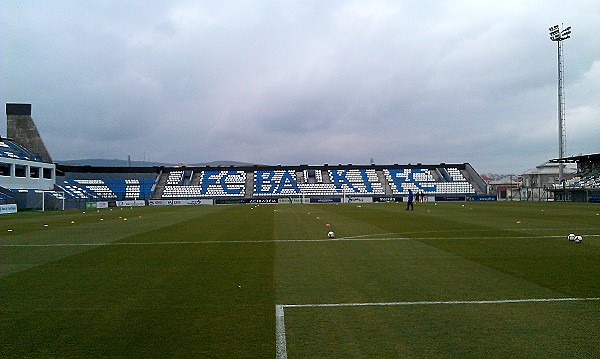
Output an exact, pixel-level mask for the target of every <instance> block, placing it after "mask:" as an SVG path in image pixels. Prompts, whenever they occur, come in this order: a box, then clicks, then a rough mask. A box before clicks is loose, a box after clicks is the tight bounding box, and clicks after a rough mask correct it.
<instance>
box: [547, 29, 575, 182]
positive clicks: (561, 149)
mask: <svg viewBox="0 0 600 359" xmlns="http://www.w3.org/2000/svg"><path fill="white" fill-rule="evenodd" d="M548 30H550V40H552V41H556V43H557V44H558V158H559V159H561V158H564V157H565V139H566V135H565V96H564V78H563V77H564V72H565V68H564V65H563V61H562V51H563V50H562V42H563V40H566V39H568V38H570V37H571V26H569V27H567V28H566V29H563V30H560V28H559V27H558V25H554V26H552V27H551V28H549V29H548ZM564 166H565V165H564V163H562V162H559V163H558V181H559V182H560V183H562V182H563V180H564Z"/></svg>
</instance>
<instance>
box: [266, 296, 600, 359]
mask: <svg viewBox="0 0 600 359" xmlns="http://www.w3.org/2000/svg"><path fill="white" fill-rule="evenodd" d="M598 300H600V297H590V298H531V299H500V300H450V301H437V300H436V301H414V302H381V303H378V302H366V303H313V304H277V305H276V306H275V316H276V325H275V335H276V343H275V349H276V359H287V344H286V339H285V321H284V309H285V308H318V307H375V306H407V305H466V304H507V303H540V302H576V301H598Z"/></svg>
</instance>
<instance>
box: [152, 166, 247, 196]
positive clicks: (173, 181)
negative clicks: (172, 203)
mask: <svg viewBox="0 0 600 359" xmlns="http://www.w3.org/2000/svg"><path fill="white" fill-rule="evenodd" d="M173 172H177V173H176V174H174V175H173ZM183 174H184V172H183V171H172V172H171V173H169V177H168V178H167V184H166V185H165V189H164V191H163V193H162V198H200V197H243V196H244V195H245V185H246V172H244V171H234V170H228V171H201V172H200V173H199V176H198V184H194V183H193V181H190V184H188V185H184V184H181V183H182V182H183ZM190 177H191V175H190ZM169 179H170V180H169Z"/></svg>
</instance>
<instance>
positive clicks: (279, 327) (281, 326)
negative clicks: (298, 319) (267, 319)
mask: <svg viewBox="0 0 600 359" xmlns="http://www.w3.org/2000/svg"><path fill="white" fill-rule="evenodd" d="M275 317H276V324H275V335H276V337H277V338H276V340H277V341H276V344H275V347H276V358H277V359H287V348H286V343H285V322H284V317H283V305H276V306H275Z"/></svg>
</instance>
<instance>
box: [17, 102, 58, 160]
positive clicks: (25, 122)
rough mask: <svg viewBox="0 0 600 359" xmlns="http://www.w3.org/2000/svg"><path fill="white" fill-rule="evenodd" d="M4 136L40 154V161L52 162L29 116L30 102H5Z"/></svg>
mask: <svg viewBox="0 0 600 359" xmlns="http://www.w3.org/2000/svg"><path fill="white" fill-rule="evenodd" d="M6 136H7V137H8V138H10V139H12V140H13V141H15V142H17V143H18V144H20V145H21V146H23V147H25V148H27V149H28V150H29V151H31V152H33V153H35V154H36V155H38V156H40V157H41V158H42V161H44V162H48V163H52V157H50V153H48V150H47V149H46V146H45V145H44V141H42V137H41V136H40V133H39V132H38V130H37V127H36V126H35V123H34V122H33V118H31V104H29V103H7V104H6Z"/></svg>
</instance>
